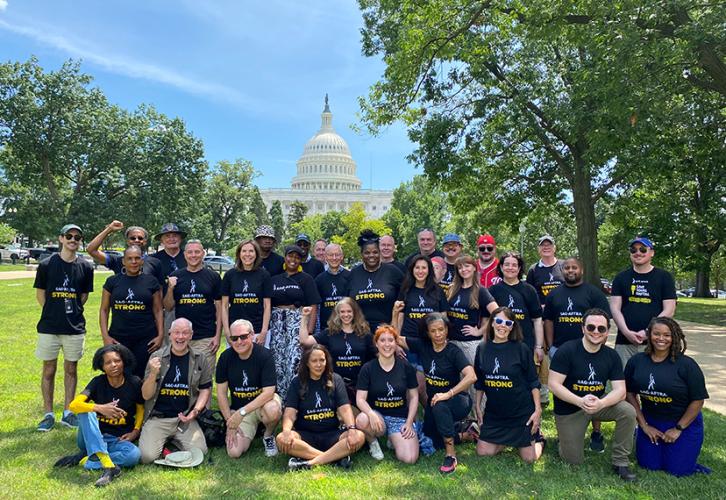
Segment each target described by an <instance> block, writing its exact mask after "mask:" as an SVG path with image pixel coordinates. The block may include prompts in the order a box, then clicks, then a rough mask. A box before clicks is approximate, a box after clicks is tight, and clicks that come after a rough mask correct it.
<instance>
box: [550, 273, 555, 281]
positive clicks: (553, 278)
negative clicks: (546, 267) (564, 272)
mask: <svg viewBox="0 0 726 500" xmlns="http://www.w3.org/2000/svg"><path fill="white" fill-rule="evenodd" d="M554 280H555V275H554V274H552V273H550V281H554Z"/></svg>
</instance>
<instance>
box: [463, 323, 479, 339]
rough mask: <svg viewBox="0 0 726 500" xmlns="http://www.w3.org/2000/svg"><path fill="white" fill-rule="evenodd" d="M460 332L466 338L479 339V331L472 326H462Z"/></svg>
mask: <svg viewBox="0 0 726 500" xmlns="http://www.w3.org/2000/svg"><path fill="white" fill-rule="evenodd" d="M461 331H462V333H463V334H464V335H466V336H467V337H481V336H482V334H481V330H479V329H478V328H477V327H475V326H472V325H464V326H462V327H461Z"/></svg>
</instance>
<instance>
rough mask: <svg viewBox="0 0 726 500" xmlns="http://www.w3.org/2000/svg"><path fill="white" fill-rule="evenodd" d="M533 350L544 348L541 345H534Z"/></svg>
mask: <svg viewBox="0 0 726 500" xmlns="http://www.w3.org/2000/svg"><path fill="white" fill-rule="evenodd" d="M534 348H535V349H544V346H543V345H536V346H534Z"/></svg>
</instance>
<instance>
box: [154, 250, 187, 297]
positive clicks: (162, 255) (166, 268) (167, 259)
mask: <svg viewBox="0 0 726 500" xmlns="http://www.w3.org/2000/svg"><path fill="white" fill-rule="evenodd" d="M151 257H154V258H155V259H158V261H159V265H160V266H161V278H162V282H161V285H162V288H163V289H162V294H166V286H167V285H166V278H168V277H169V275H170V274H171V273H173V272H174V271H178V270H179V269H184V268H185V267H187V260H186V259H185V258H184V252H182V251H179V253H177V254H176V255H175V256H174V257H172V256H171V255H169V254H168V253H166V250H159V251H158V252H156V253H153V254H151Z"/></svg>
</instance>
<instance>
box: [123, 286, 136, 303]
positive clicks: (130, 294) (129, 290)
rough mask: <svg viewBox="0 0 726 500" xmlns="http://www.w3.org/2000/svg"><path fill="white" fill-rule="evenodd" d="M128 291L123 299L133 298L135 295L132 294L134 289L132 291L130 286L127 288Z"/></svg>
mask: <svg viewBox="0 0 726 500" xmlns="http://www.w3.org/2000/svg"><path fill="white" fill-rule="evenodd" d="M128 292H129V293H128V295H126V298H125V299H124V300H134V298H135V297H136V296H135V295H134V291H133V290H132V289H130V288H129V289H128Z"/></svg>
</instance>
